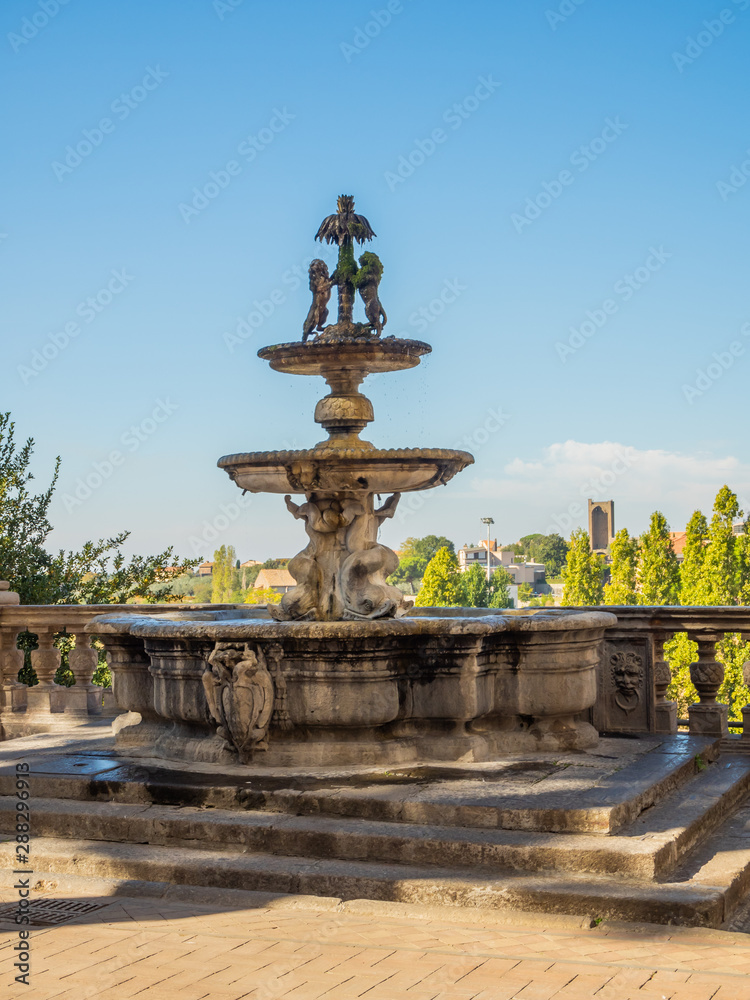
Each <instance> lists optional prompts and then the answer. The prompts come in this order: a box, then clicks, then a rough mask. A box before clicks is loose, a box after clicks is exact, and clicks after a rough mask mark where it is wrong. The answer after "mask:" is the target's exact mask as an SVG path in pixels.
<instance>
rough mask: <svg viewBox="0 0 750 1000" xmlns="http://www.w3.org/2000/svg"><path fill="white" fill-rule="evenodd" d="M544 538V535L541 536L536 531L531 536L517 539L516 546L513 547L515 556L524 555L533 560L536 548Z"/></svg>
mask: <svg viewBox="0 0 750 1000" xmlns="http://www.w3.org/2000/svg"><path fill="white" fill-rule="evenodd" d="M546 537H547V536H546V535H542V534H540V532H538V531H536V532H534V534H532V535H524V536H523V538H519V539H518V545H517V546H514V551H515V553H516V555H518V556H520V555H526V556H528V557H529V559H531V560H534V557H535V555H536V548H537V546H538V545H539V544H540V543H541V541H542V539H544V538H546ZM534 561H535V560H534Z"/></svg>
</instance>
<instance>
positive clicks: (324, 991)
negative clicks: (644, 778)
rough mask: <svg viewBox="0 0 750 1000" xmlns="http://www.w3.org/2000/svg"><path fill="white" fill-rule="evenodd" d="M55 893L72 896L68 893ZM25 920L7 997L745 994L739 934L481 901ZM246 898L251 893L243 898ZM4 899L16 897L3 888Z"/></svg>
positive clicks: (723, 999) (1, 969)
mask: <svg viewBox="0 0 750 1000" xmlns="http://www.w3.org/2000/svg"><path fill="white" fill-rule="evenodd" d="M47 894H48V895H50V896H51V897H53V898H65V897H66V896H68V897H71V898H81V896H80V893H79V894H76V893H74V892H73V891H72V890H68V891H67V892H64V891H58V892H54V891H51V890H49V889H47ZM87 898H88V899H89V900H91V901H95V902H102V903H105V904H106V905H104V906H103V908H101V909H99V910H96V911H94V912H92V913H90V914H87V915H85V916H80V917H77V918H76V919H75V920H74V921H71V922H69V923H66V924H62V925H60V926H57V927H51V928H39V929H37V930H33V931H32V961H31V964H32V976H31V980H32V985H31V986H29V987H26V986H23V985H20V984H15V983H14V982H13V978H14V975H15V971H14V970H13V965H12V963H13V961H14V960H15V959H14V957H13V953H12V950H11V949H12V945H13V944H15V943H16V941H17V937H16V934H15V932H14V930H13V928H12V925H11V924H9V923H5V924H2V925H0V927H1V928H2V929H1V930H0V939H1V943H0V996H2V997H3V998H7V1000H18V998H21V997H24V998H27V1000H87V998H92V1000H93V998H97V1000H129V998H137V1000H173V998H174V1000H177V998H179V1000H214V998H216V1000H240V998H247V1000H277V998H278V1000H281V998H284V1000H318V998H321V1000H357V998H360V997H361V998H364V1000H584V998H597V1000H630V998H633V1000H750V937H748V936H747V935H744V934H730V933H725V932H722V931H714V930H700V929H685V928H670V927H656V926H653V925H625V924H614V923H613V924H607V923H603V924H601V925H599V926H598V927H594V928H590V929H583V928H575V926H574V925H573V922H572V921H570V922H569V923H568V925H564V923H561V922H560V921H559V920H558V921H557V922H555V918H551V919H549V921H548V924H547V926H545V923H544V921H543V919H541V920H540V919H538V918H537V919H533V918H531V917H529V916H523V915H521V916H519V917H518V918H517V919H516V918H513V919H512V922H508V916H507V915H492V914H488V913H487V912H486V911H482V912H478V913H477V912H470V911H468V912H467V911H461V910H453V911H451V910H445V909H443V910H440V909H437V908H432V909H428V908H415V907H409V906H407V905H399V904H397V905H393V904H384V905H382V906H380V907H378V906H377V905H369V906H368V905H366V904H364V905H361V906H360V907H359V909H358V908H357V905H356V904H345V906H344V907H343V908H342V907H340V906H338V907H337V904H336V902H335V901H332V900H325V901H320V903H319V904H318V903H316V901H314V900H311V899H309V898H308V899H302V900H294V899H293V898H291V897H288V898H286V899H280V900H277V901H274V903H273V904H272V903H270V902H269V901H268V900H267V899H266V900H260V901H259V902H258V905H257V906H253V907H252V908H250V907H248V908H244V909H238V908H236V907H234V906H233V907H232V908H229V906H228V905H226V904H224V905H221V904H217V905H214V906H208V905H198V904H195V903H192V902H185V901H177V900H175V901H167V900H165V899H152V898H145V897H138V898H128V897H125V896H103V897H98V898H97V897H92V896H91V895H88V896H87ZM248 898H251V897H250V894H248ZM0 899H2V900H12V899H13V894H12V891H11V890H9V889H7V888H4V889H2V891H0Z"/></svg>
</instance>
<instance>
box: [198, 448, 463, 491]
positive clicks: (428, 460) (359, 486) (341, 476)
mask: <svg viewBox="0 0 750 1000" xmlns="http://www.w3.org/2000/svg"><path fill="white" fill-rule="evenodd" d="M473 462H474V458H473V457H472V456H471V455H470V454H469V453H468V452H467V451H456V450H454V449H452V448H402V449H399V448H390V449H385V450H381V449H377V448H373V447H372V446H369V447H357V448H332V447H330V445H327V444H324V445H319V446H318V447H317V448H310V449H306V450H304V451H254V452H248V453H245V454H238V455H225V456H224V457H223V458H220V459H219V461H218V463H217V465H218V466H219V468H220V469H224V470H225V471H226V472H227V473H228V474H229V476H230V478H231V479H233V480H234V482H235V483H236V484H237V485H238V486H239V487H240V488H241V489H243V490H248V491H249V492H250V493H305V494H307V493H314V492H321V493H332V492H345V493H409V492H412V491H414V490H427V489H430V488H431V487H433V486H441V485H443V484H444V483H447V482H448V481H449V480H450V479H452V478H453V477H454V476H455V475H456V473H457V472H461V470H462V469H465V468H466V466H467V465H472V464H473Z"/></svg>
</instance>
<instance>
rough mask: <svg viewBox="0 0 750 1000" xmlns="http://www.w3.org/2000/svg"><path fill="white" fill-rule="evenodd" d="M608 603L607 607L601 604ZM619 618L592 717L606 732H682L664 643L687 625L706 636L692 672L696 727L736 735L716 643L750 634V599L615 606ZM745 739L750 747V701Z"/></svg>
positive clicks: (699, 638)
mask: <svg viewBox="0 0 750 1000" xmlns="http://www.w3.org/2000/svg"><path fill="white" fill-rule="evenodd" d="M600 610H601V609H600ZM606 610H607V611H611V612H612V613H613V614H614V615H616V616H617V625H616V626H615V627H614V628H611V629H609V630H608V632H607V637H606V640H605V652H604V655H603V657H602V660H601V662H600V664H599V677H598V687H599V690H598V696H597V702H596V706H595V709H594V712H593V718H592V722H593V724H594V726H596V728H597V729H599V731H600V732H602V731H607V730H609V731H613V732H633V733H637V732H654V733H675V732H677V728H678V722H677V705H676V703H675V702H673V701H669V700H668V699H667V688H668V687H669V684H670V681H671V679H672V675H671V671H670V668H669V664H668V663H667V662H666V660H665V657H664V644H665V643H666V642H667V641H668V640H669V639H671V638H672V637H673V636H674V635H675V634H676V633H678V632H686V633H687V634H688V637H689V638H690V639H692V640H693V641H694V642H696V643H697V644H698V657H697V660H696V661H695V662H694V663H692V664H691V665H690V678H691V680H692V682H693V685H694V686H695V689H696V691H697V692H698V698H699V700H698V701H697V702H696V703H695V704H694V705H690V706H689V708H688V716H689V728H690V732H691V733H696V734H702V735H707V736H727V735H728V732H729V730H728V725H727V723H728V721H729V718H728V713H729V709H728V707H727V706H726V705H722V704H719V702H717V700H716V696H717V694H718V691H719V688H720V687H721V685H722V682H723V680H724V665H723V664H722V663H720V662H719V661H718V660H717V658H716V643H717V642H718V641H719V640H720V639H722V638H723V637H724V636H725V635H727V634H731V633H739V634H740V635H741V636H742V638H743V639H744V640H748V639H750V607H685V608H683V607H609V606H608V607H607V609H606ZM743 717H744V720H745V722H746V725H745V727H744V730H743V737H742V741H743V743H747V745H748V747H749V748H750V707H748V708H747V709H746V710H744V712H743Z"/></svg>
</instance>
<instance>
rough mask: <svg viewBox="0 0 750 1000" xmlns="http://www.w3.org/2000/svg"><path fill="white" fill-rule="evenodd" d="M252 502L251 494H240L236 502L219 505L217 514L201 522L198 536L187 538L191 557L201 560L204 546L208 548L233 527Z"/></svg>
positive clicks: (231, 501)
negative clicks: (191, 551)
mask: <svg viewBox="0 0 750 1000" xmlns="http://www.w3.org/2000/svg"><path fill="white" fill-rule="evenodd" d="M252 502H253V495H252V493H241V494H240V496H239V497H237V499H236V500H230V502H229V503H223V504H220V505H219V512H218V514H216V515H215V516H214V517H213V518H212V519H211V520H210V521H209V520H208V519H206V520H204V521H203V524H202V525H201V527H200V529H199V531H200V534H195V535H191V536H190V537H189V538H188V545H189V546H190V547H191V549H192V550H193V555H194V556H196V557H197V558H199V559H202V558H203V557H204V555H205V553H206V551H207V550H206V546H207V545H208V546H209V551H210V547H211V546H212V545H213V544H214V542H216V541H217V539H218V537H219V535H221V534H222V533H223V532H225V531H226V530H227V529H228V528H229V527H231V525H233V524H234V523H235V522H236V521H238V520H239V518H240V517H241V516H242V514H244V512H245V511H246V510H247V509H248V508H249V507H250V505H251V504H252Z"/></svg>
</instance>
